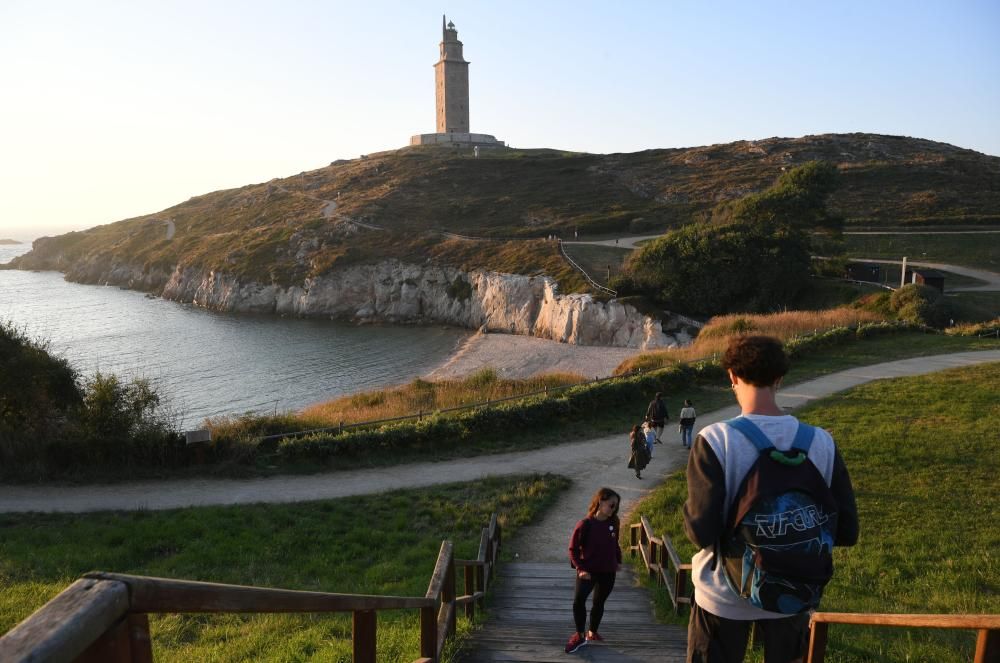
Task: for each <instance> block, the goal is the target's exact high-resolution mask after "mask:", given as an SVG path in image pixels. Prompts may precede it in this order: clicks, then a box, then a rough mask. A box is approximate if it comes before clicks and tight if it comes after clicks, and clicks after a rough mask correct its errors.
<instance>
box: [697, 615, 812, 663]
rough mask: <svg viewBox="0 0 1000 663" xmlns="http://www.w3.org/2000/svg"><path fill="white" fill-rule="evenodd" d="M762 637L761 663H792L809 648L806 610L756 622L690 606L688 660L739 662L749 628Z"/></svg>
mask: <svg viewBox="0 0 1000 663" xmlns="http://www.w3.org/2000/svg"><path fill="white" fill-rule="evenodd" d="M754 624H756V625H757V628H756V635H757V637H760V638H762V639H763V640H764V663H791V662H792V661H794V660H796V659H799V658H802V657H804V656H805V653H806V649H807V648H808V647H809V613H803V614H801V615H792V616H790V617H787V618H785V619H758V620H757V621H756V622H748V621H740V620H735V619H725V618H724V617H718V616H716V615H713V614H712V613H710V612H707V611H705V610H702V609H701V608H700V607H699V606H698V604H697V603H693V604H692V605H691V621H690V622H688V652H687V663H742V661H743V656H744V654H745V653H746V648H747V639H748V638H749V636H750V627H751V626H752V625H754Z"/></svg>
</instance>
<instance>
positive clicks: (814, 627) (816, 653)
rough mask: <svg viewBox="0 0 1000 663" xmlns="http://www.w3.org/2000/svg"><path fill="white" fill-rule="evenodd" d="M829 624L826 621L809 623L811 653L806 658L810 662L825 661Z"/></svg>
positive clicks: (820, 662) (818, 662)
mask: <svg viewBox="0 0 1000 663" xmlns="http://www.w3.org/2000/svg"><path fill="white" fill-rule="evenodd" d="M828 626H829V624H827V623H826V622H813V623H812V624H810V625H809V630H810V633H809V654H808V657H807V658H806V661H807V662H808V663H823V657H824V655H825V654H826V635H827V633H826V631H827V627H828Z"/></svg>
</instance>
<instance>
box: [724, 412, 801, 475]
mask: <svg viewBox="0 0 1000 663" xmlns="http://www.w3.org/2000/svg"><path fill="white" fill-rule="evenodd" d="M725 423H726V424H727V425H729V426H732V427H733V428H735V429H736V430H738V431H739V432H741V433H743V436H744V437H746V438H747V439H748V440H750V442H751V443H752V444H753V445H754V446H755V447H757V451H759V452H760V453H765V452H768V451H770V452H771V453H770V456H771V458H773V459H774V460H776V461H777V462H779V463H781V464H783V465H800V464H802V462H803V461H805V459H806V458H807V457H808V455H809V447H811V446H812V442H813V439H814V438H815V437H816V429H815V428H814V427H813V426H810V425H809V424H804V423H802V422H801V421H800V422H799V427H798V429H796V431H795V439H793V440H792V448H791V449H790V450H789V451H791V450H795V451H799V452H801V453H798V454H796V455H794V456H788V455H787V454H784V453H782V452H780V451H778V450H777V449H776V448H775V446H774V444H772V443H771V440H769V439H768V438H767V436H766V435H764V432H763V431H762V430H761V429H760V428H758V427H757V424H755V423H754V422H752V421H750V420H749V419H747V418H746V417H735V418H733V419H729V420H728V421H726V422H725Z"/></svg>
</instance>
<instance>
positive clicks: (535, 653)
mask: <svg viewBox="0 0 1000 663" xmlns="http://www.w3.org/2000/svg"><path fill="white" fill-rule="evenodd" d="M574 589H575V572H574V571H573V569H571V568H569V565H568V564H556V563H549V564H546V563H537V562H535V563H524V562H512V563H508V564H505V565H503V566H501V567H499V568H498V572H497V582H496V583H495V585H494V586H493V588H492V590H491V592H490V596H489V599H488V603H487V606H486V610H487V613H486V614H487V618H486V620H485V622H484V624H483V625H482V627H481V628H479V629H478V630H477V631H476V632H475V633H474V634H472V636H471V637H470V639H469V640H468V641H467V643H466V647H465V648H464V650H463V651H462V652H461V653H460V654H459V656H458V657H457V660H458V661H461V662H462V663H471V662H473V661H476V662H478V661H483V662H486V663H490V662H494V661H498V662H499V661H503V662H513V661H524V662H526V663H546V662H548V661H558V662H560V663H566V661H572V660H580V661H607V662H608V663H646V662H647V661H648V662H652V661H659V662H663V663H681V662H682V661H684V660H685V655H686V650H687V633H686V632H685V629H684V628H682V627H679V626H672V625H668V624H660V623H658V622H657V621H656V620H655V619H654V617H653V604H652V599H651V598H650V596H649V592H647V591H646V590H645V589H644V588H642V587H639V586H637V585H636V580H635V576H634V574H633V573H632V572H631V570H629V569H625V570H622V571H620V572H619V573H618V577H617V578H616V580H615V588H614V591H612V592H611V596H610V597H608V601H607V603H606V604H605V607H604V618H603V620H602V621H601V635H602V636H604V637H605V638H606V639H605V641H604V642H603V643H600V644H593V643H589V644H587V645H585V646H583V647H581V648H580V649H579V650H577V651H576V652H574V653H573V654H572V655H567V654H566V651H565V646H566V641H567V640H568V639H569V637H570V635H572V633H573V628H574V627H573V593H574ZM588 604H589V601H588Z"/></svg>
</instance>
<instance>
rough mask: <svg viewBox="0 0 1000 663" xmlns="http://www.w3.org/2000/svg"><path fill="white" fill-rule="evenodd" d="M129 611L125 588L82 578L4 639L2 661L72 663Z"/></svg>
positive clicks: (107, 582)
mask: <svg viewBox="0 0 1000 663" xmlns="http://www.w3.org/2000/svg"><path fill="white" fill-rule="evenodd" d="M128 608H129V605H128V587H127V586H126V585H125V584H123V583H120V582H114V581H107V580H91V579H87V578H81V579H80V580H77V581H76V582H74V583H73V584H72V585H70V586H69V587H67V588H66V589H65V590H63V591H62V592H61V593H60V594H59V595H58V596H56V597H55V598H54V599H52V600H51V601H49V602H48V603H46V604H45V605H43V606H42V607H41V608H39V609H38V610H37V611H36V612H35V613H34V614H33V615H31V617H29V618H28V619H26V620H24V621H23V622H21V623H20V624H18V625H17V626H15V627H14V628H13V629H11V630H10V631H9V632H8V633H7V634H6V635H4V636H3V638H0V660H2V661H72V660H74V659H76V657H78V656H79V655H80V654H82V653H83V652H84V651H85V650H86V649H87V648H88V647H89V646H90V645H91V643H93V642H94V641H95V640H97V639H98V638H99V637H100V636H101V635H102V634H103V633H105V632H106V631H107V630H108V629H110V628H111V627H112V626H113V625H114V624H116V623H117V622H118V621H120V620H121V618H122V617H123V616H124V615H125V613H126V612H128Z"/></svg>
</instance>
